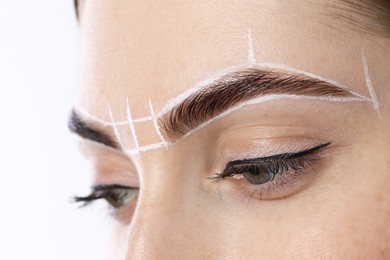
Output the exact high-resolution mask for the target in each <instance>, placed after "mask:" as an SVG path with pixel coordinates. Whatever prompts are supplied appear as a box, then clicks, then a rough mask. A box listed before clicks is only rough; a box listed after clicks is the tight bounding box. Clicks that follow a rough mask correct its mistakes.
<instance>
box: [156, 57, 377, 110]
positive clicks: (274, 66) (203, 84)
mask: <svg viewBox="0 0 390 260" xmlns="http://www.w3.org/2000/svg"><path fill="white" fill-rule="evenodd" d="M248 68H257V69H263V70H264V69H274V70H282V71H286V72H291V73H294V74H301V75H305V76H307V77H310V78H313V79H317V80H322V81H324V82H327V83H329V84H333V85H335V86H336V87H339V88H341V89H343V90H345V91H348V92H349V93H350V94H351V95H354V96H356V97H359V98H361V99H365V100H368V101H371V99H370V98H368V97H366V96H364V95H361V94H359V93H357V92H355V91H353V90H351V88H349V87H347V86H345V85H344V84H341V83H339V82H337V81H335V80H332V79H327V78H324V77H322V76H319V75H316V74H313V73H310V72H306V71H303V70H299V69H295V68H292V67H290V66H288V65H284V64H278V63H257V64H255V65H253V66H251V67H248V65H247V64H244V65H242V64H241V65H237V66H233V67H230V68H227V69H224V70H223V71H221V72H219V73H217V74H214V76H212V77H210V78H209V79H207V80H204V81H201V82H199V83H198V84H196V85H195V86H193V87H192V88H189V89H187V90H186V91H185V92H183V93H182V94H180V95H178V96H177V97H176V98H173V99H171V100H170V101H168V102H167V104H166V105H165V106H164V107H163V108H162V110H161V111H160V112H159V113H157V116H158V117H161V116H162V115H164V114H166V113H168V112H169V111H171V110H172V109H173V108H174V107H176V106H177V105H179V104H180V103H181V102H183V101H184V100H185V99H187V98H188V97H189V96H191V95H192V94H194V93H196V92H198V91H199V90H200V89H202V88H205V87H207V86H209V85H212V83H214V82H215V81H217V80H218V79H221V78H222V77H224V76H225V75H226V74H228V73H232V72H237V71H241V70H244V69H248Z"/></svg>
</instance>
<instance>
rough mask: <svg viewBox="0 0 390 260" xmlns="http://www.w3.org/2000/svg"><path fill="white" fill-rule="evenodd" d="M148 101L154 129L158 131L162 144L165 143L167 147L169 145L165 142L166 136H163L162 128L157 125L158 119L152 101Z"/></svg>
mask: <svg viewBox="0 0 390 260" xmlns="http://www.w3.org/2000/svg"><path fill="white" fill-rule="evenodd" d="M148 101H149V110H150V115H151V116H152V121H153V125H154V129H155V130H156V133H157V135H158V137H160V140H161V142H162V143H164V144H165V146H167V145H168V143H167V142H166V141H165V139H164V136H163V135H162V134H161V131H160V127H159V126H158V124H157V118H155V114H154V110H153V105H152V101H151V100H150V99H149V100H148Z"/></svg>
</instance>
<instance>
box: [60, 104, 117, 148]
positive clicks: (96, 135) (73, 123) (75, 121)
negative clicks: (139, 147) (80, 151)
mask: <svg viewBox="0 0 390 260" xmlns="http://www.w3.org/2000/svg"><path fill="white" fill-rule="evenodd" d="M68 128H69V130H70V131H71V132H72V133H74V134H77V135H78V136H80V137H81V138H84V139H87V140H90V141H93V142H97V143H100V144H103V145H105V146H108V147H111V148H114V149H116V150H120V149H121V148H120V146H119V144H118V143H117V142H116V141H115V140H114V139H113V138H111V137H110V136H109V135H108V134H106V133H105V132H104V131H102V130H101V129H98V128H96V127H95V126H92V125H91V124H89V123H88V122H87V121H84V120H83V119H81V117H80V116H79V115H78V114H77V113H76V111H75V110H72V112H71V114H70V117H69V121H68Z"/></svg>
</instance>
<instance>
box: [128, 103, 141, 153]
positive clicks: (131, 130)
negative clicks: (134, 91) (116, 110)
mask: <svg viewBox="0 0 390 260" xmlns="http://www.w3.org/2000/svg"><path fill="white" fill-rule="evenodd" d="M126 114H127V124H128V126H129V128H130V132H131V135H132V136H133V140H134V144H135V150H136V151H137V153H139V144H138V138H137V134H136V132H135V127H134V121H133V118H132V116H131V110H130V105H129V98H128V97H126Z"/></svg>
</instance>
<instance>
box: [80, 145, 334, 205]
mask: <svg viewBox="0 0 390 260" xmlns="http://www.w3.org/2000/svg"><path fill="white" fill-rule="evenodd" d="M330 144H331V143H325V144H321V145H318V146H316V147H313V148H310V149H307V150H304V151H300V152H297V153H284V154H278V155H273V156H269V157H262V158H253V159H244V160H236V161H231V162H229V163H227V165H226V167H225V169H224V170H223V172H221V173H215V174H214V176H212V177H210V178H209V179H212V180H214V181H216V182H219V181H222V180H225V179H226V178H235V179H245V180H246V181H247V182H248V183H250V184H251V190H247V191H246V192H245V193H246V196H248V197H249V198H252V197H254V195H255V194H257V195H258V198H259V199H262V198H263V197H264V193H265V192H268V193H271V192H272V191H273V190H275V189H277V188H282V189H283V190H284V185H286V184H290V183H291V182H294V180H295V179H297V178H298V177H299V176H300V175H302V173H305V170H306V167H307V166H308V165H309V166H310V167H311V168H312V169H313V170H314V168H313V164H314V163H315V162H317V161H318V160H319V159H321V158H320V157H319V156H318V155H315V154H316V152H318V151H319V150H322V149H323V148H326V147H327V146H329V145H330ZM261 173H266V174H268V176H265V179H260V180H259V182H258V183H256V180H255V179H254V178H253V177H254V176H260V174H261ZM285 175H286V176H285ZM287 175H291V176H290V177H291V178H287ZM278 176H280V178H281V179H279V180H278V181H279V182H276V181H275V178H277V177H278ZM251 181H252V182H251ZM267 184H268V187H264V186H267ZM271 184H272V185H271ZM253 187H256V189H255V190H253ZM138 192H139V188H133V187H126V186H121V185H115V184H114V185H100V186H95V187H93V191H92V193H91V194H90V195H88V196H85V197H79V196H75V197H74V198H73V201H74V202H76V203H82V205H81V206H82V207H84V206H88V205H90V204H92V203H93V202H94V201H96V200H100V199H104V200H106V201H107V203H108V204H109V205H111V206H112V207H113V208H115V209H119V208H121V207H123V206H125V205H126V204H127V203H129V202H130V201H132V200H135V199H136V198H137V197H138Z"/></svg>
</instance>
